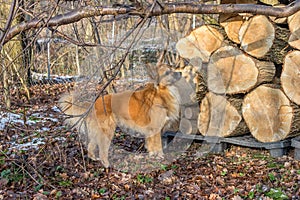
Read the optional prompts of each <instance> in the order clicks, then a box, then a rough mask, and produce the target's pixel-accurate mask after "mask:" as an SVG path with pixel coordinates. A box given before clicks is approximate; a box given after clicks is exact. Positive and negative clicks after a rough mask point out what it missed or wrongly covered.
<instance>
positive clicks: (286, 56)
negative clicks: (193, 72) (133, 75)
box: [176, 11, 300, 142]
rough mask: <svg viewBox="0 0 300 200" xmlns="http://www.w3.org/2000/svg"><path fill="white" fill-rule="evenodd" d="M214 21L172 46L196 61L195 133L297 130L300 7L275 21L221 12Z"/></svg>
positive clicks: (271, 134) (274, 135) (283, 133)
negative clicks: (198, 60) (197, 131)
mask: <svg viewBox="0 0 300 200" xmlns="http://www.w3.org/2000/svg"><path fill="white" fill-rule="evenodd" d="M277 22H278V23H288V26H281V25H279V24H277ZM219 24H220V26H216V25H207V24H206V25H202V26H200V27H198V28H196V29H194V30H193V31H192V32H191V33H190V34H189V35H187V36H186V37H184V38H182V39H180V40H179V41H178V42H177V45H176V48H177V50H178V52H179V54H180V56H181V57H183V58H185V59H187V60H193V59H201V60H202V62H199V63H201V64H199V66H197V67H198V68H200V69H201V70H200V72H199V76H198V77H200V78H198V83H197V87H196V93H197V99H198V101H199V104H200V112H199V114H198V117H197V127H198V130H199V132H200V133H201V134H202V135H204V136H219V137H227V136H236V135H242V134H247V133H249V132H250V133H251V134H252V135H253V137H255V138H256V139H257V140H258V141H261V142H276V141H280V140H282V139H285V138H287V137H291V136H294V135H297V134H300V29H299V28H298V27H299V24H300V11H299V12H297V13H296V14H294V15H292V16H290V17H288V18H287V19H280V20H279V19H275V18H271V17H267V16H264V15H254V16H249V15H248V16H244V15H239V14H232V15H222V16H220V23H219ZM285 27H286V28H285ZM200 65H201V66H200ZM199 86H200V87H199ZM203 88H206V89H205V90H204V89H203ZM194 109H197V108H194V107H189V108H188V109H187V108H185V112H187V114H186V115H187V116H194V115H195V113H197V112H196V111H195V110H194ZM196 115H197V114H196ZM193 133H194V132H193Z"/></svg>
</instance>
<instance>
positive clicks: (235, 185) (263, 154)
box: [0, 84, 300, 200]
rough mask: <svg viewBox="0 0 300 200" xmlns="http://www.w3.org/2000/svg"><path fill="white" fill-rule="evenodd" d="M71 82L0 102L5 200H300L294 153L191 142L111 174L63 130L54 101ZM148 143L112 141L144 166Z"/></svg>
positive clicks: (119, 136) (0, 185) (0, 188)
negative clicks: (173, 153)
mask: <svg viewBox="0 0 300 200" xmlns="http://www.w3.org/2000/svg"><path fill="white" fill-rule="evenodd" d="M70 85H71V84H69V85H59V84H57V85H43V86H34V87H32V88H31V93H32V98H31V100H30V102H27V103H26V101H24V95H23V94H22V92H17V91H14V92H13V96H14V99H13V100H12V105H13V106H12V108H13V109H12V110H9V111H8V110H4V109H3V105H1V107H0V108H1V109H0V199H36V200H43V199H165V200H167V199H211V200H213V199H235V200H239V199H300V161H297V160H295V159H294V158H293V155H294V154H293V149H291V150H290V151H289V153H288V155H286V156H283V157H280V158H272V157H270V155H269V152H268V151H266V150H263V149H250V148H242V147H238V146H231V147H230V148H229V149H227V150H226V151H225V152H224V153H223V154H213V153H205V154H204V153H203V154H201V152H200V153H199V149H201V148H202V147H203V145H204V144H201V143H196V142H194V143H192V144H191V145H190V147H189V149H188V150H187V151H185V152H180V155H178V156H177V157H176V159H169V160H168V162H165V160H163V159H156V158H153V159H154V160H155V163H156V165H155V167H152V168H151V169H150V168H147V170H146V169H144V168H143V167H137V168H136V169H135V170H129V169H125V168H124V169H121V168H118V167H116V168H114V167H112V168H110V169H108V170H106V169H104V168H103V167H102V165H101V163H100V162H96V161H92V160H90V159H89V158H87V156H86V155H87V152H86V149H85V147H84V146H83V145H82V144H81V142H79V139H78V135H77V133H76V131H70V130H69V129H68V128H67V127H65V126H64V125H63V119H64V118H63V115H62V113H61V112H60V111H59V109H58V108H57V100H58V99H59V95H60V94H61V93H63V92H64V91H66V90H67V89H68V88H70V87H71V86H70ZM143 144H144V143H143V140H142V139H135V138H132V137H130V136H128V135H126V134H124V133H122V132H120V131H117V132H116V137H115V139H114V141H113V145H114V146H118V147H121V148H124V149H126V151H127V152H129V153H131V154H134V155H139V154H140V155H141V156H136V157H137V158H140V159H142V160H144V161H145V159H146V158H145V157H147V154H146V151H145V148H144V146H143ZM165 157H168V154H166V155H165ZM122 161H123V162H124V163H128V162H131V161H126V160H122ZM111 162H115V160H111ZM116 162H117V161H116ZM112 164H113V163H112ZM134 164H136V165H138V162H137V163H131V165H134ZM131 169H132V168H131Z"/></svg>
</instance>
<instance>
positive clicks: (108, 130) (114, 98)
mask: <svg viewBox="0 0 300 200" xmlns="http://www.w3.org/2000/svg"><path fill="white" fill-rule="evenodd" d="M156 73H157V78H156V80H157V82H158V84H157V85H156V84H153V83H149V84H147V85H146V86H145V88H144V89H142V90H138V91H125V92H122V93H117V94H109V95H105V96H101V97H99V98H98V99H97V100H96V101H95V103H94V104H91V103H86V102H85V103H83V102H76V101H74V99H76V98H75V96H74V94H72V93H71V94H66V95H64V96H63V97H62V98H61V99H60V100H59V102H60V105H59V106H60V108H61V109H62V110H63V111H64V112H65V114H67V115H75V116H77V117H73V118H70V119H68V120H67V121H66V122H67V123H68V124H70V125H74V124H76V123H77V122H78V119H79V115H82V114H83V113H86V111H87V109H88V108H89V107H91V109H90V111H89V113H88V114H87V115H86V117H85V118H84V122H85V123H84V125H83V126H80V127H79V126H78V125H77V126H76V127H77V128H79V131H80V132H81V133H83V132H85V129H87V132H88V138H89V142H88V146H87V149H88V156H89V157H90V158H91V159H93V160H101V161H102V163H103V165H104V166H105V167H108V166H109V161H108V150H109V146H110V143H111V140H112V139H113V136H114V132H115V129H116V127H117V126H118V127H120V128H121V129H122V128H126V129H129V130H132V131H134V132H138V133H140V134H142V135H143V136H144V137H145V138H146V148H147V150H148V151H149V153H150V154H155V155H162V154H163V151H162V143H161V132H162V130H163V128H164V127H165V126H167V125H168V124H171V123H172V122H174V121H176V120H177V119H178V118H179V104H180V97H179V93H178V91H177V88H176V87H175V86H174V83H175V82H176V81H178V80H179V79H180V78H181V74H180V73H179V72H174V71H173V70H171V69H170V68H169V66H168V65H161V66H159V67H158V70H157V72H156ZM97 155H98V156H97Z"/></svg>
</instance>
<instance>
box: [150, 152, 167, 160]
mask: <svg viewBox="0 0 300 200" xmlns="http://www.w3.org/2000/svg"><path fill="white" fill-rule="evenodd" d="M149 156H150V157H152V158H156V159H163V158H164V153H163V152H162V151H152V152H149Z"/></svg>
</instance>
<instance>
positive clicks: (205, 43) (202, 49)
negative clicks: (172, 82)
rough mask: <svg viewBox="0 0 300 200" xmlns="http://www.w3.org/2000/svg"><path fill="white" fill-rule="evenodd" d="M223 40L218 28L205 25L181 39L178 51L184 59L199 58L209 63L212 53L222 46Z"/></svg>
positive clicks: (177, 46)
mask: <svg viewBox="0 0 300 200" xmlns="http://www.w3.org/2000/svg"><path fill="white" fill-rule="evenodd" d="M223 40H224V37H223V35H222V34H221V33H220V32H219V31H218V30H217V29H216V28H213V27H212V26H209V25H203V26H200V27H199V28H196V29H194V30H193V31H192V32H191V33H190V34H189V35H188V36H186V37H184V38H181V39H180V40H179V41H178V42H177V44H176V49H177V50H178V52H179V54H180V56H181V57H183V58H189V59H192V58H198V57H199V58H201V59H202V61H203V62H208V60H209V57H210V55H211V54H212V52H214V51H215V50H217V49H218V48H219V47H220V46H221V45H222V43H223Z"/></svg>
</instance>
